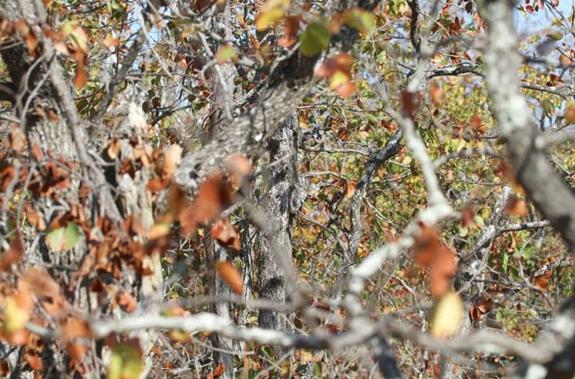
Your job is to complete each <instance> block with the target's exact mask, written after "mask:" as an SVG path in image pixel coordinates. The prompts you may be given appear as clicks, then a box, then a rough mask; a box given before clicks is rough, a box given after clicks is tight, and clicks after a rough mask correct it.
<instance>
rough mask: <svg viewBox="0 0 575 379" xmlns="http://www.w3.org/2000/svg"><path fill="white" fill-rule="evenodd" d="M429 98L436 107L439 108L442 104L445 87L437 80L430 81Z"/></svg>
mask: <svg viewBox="0 0 575 379" xmlns="http://www.w3.org/2000/svg"><path fill="white" fill-rule="evenodd" d="M428 91H429V98H430V99H431V102H432V103H433V105H435V107H437V108H439V106H440V105H441V100H442V98H443V88H441V86H440V85H439V84H438V83H437V82H436V81H432V82H431V83H429V89H428Z"/></svg>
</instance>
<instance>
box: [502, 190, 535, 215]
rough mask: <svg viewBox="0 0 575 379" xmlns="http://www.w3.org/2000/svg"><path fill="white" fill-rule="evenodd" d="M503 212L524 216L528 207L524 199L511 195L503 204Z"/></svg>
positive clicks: (527, 211) (527, 212)
mask: <svg viewBox="0 0 575 379" xmlns="http://www.w3.org/2000/svg"><path fill="white" fill-rule="evenodd" d="M504 212H505V213H506V214H508V215H511V216H517V217H525V216H527V215H528V214H529V208H528V207H527V203H526V202H525V200H522V199H519V198H518V197H517V196H513V195H512V196H510V197H509V199H508V200H507V203H506V204H505V208H504Z"/></svg>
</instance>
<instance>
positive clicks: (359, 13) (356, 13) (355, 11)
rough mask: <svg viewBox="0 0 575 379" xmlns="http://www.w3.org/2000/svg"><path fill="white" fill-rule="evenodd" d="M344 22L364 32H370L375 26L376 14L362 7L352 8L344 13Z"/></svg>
mask: <svg viewBox="0 0 575 379" xmlns="http://www.w3.org/2000/svg"><path fill="white" fill-rule="evenodd" d="M343 21H344V23H345V24H346V25H347V26H349V27H351V28H354V29H356V30H357V31H359V32H360V33H362V34H369V33H371V32H372V31H373V29H374V28H375V21H376V20H375V15H374V14H373V13H371V12H369V11H366V10H363V9H361V8H352V9H350V10H348V11H346V12H345V13H344V16H343Z"/></svg>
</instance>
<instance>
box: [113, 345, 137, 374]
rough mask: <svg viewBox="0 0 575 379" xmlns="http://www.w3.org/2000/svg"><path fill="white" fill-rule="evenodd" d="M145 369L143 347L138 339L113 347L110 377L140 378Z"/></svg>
mask: <svg viewBox="0 0 575 379" xmlns="http://www.w3.org/2000/svg"><path fill="white" fill-rule="evenodd" d="M143 369H144V358H143V356H142V349H141V348H140V346H139V345H138V343H137V342H136V341H133V342H126V343H120V344H117V345H116V346H114V347H113V350H112V358H111V359H110V365H109V366H108V379H138V378H139V377H140V374H141V373H142V370H143Z"/></svg>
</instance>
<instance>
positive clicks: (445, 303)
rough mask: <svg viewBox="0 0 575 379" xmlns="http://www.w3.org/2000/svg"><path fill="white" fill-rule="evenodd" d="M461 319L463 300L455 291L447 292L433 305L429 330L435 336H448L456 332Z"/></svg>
mask: <svg viewBox="0 0 575 379" xmlns="http://www.w3.org/2000/svg"><path fill="white" fill-rule="evenodd" d="M461 321H463V301H462V300H461V297H459V294H457V292H449V293H446V294H445V295H443V296H442V297H441V298H440V299H439V301H438V302H437V304H436V305H435V307H434V309H433V311H432V314H431V320H430V328H429V331H430V333H431V335H432V336H434V337H436V338H448V337H451V336H453V335H454V334H455V333H457V330H459V327H460V326H461Z"/></svg>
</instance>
